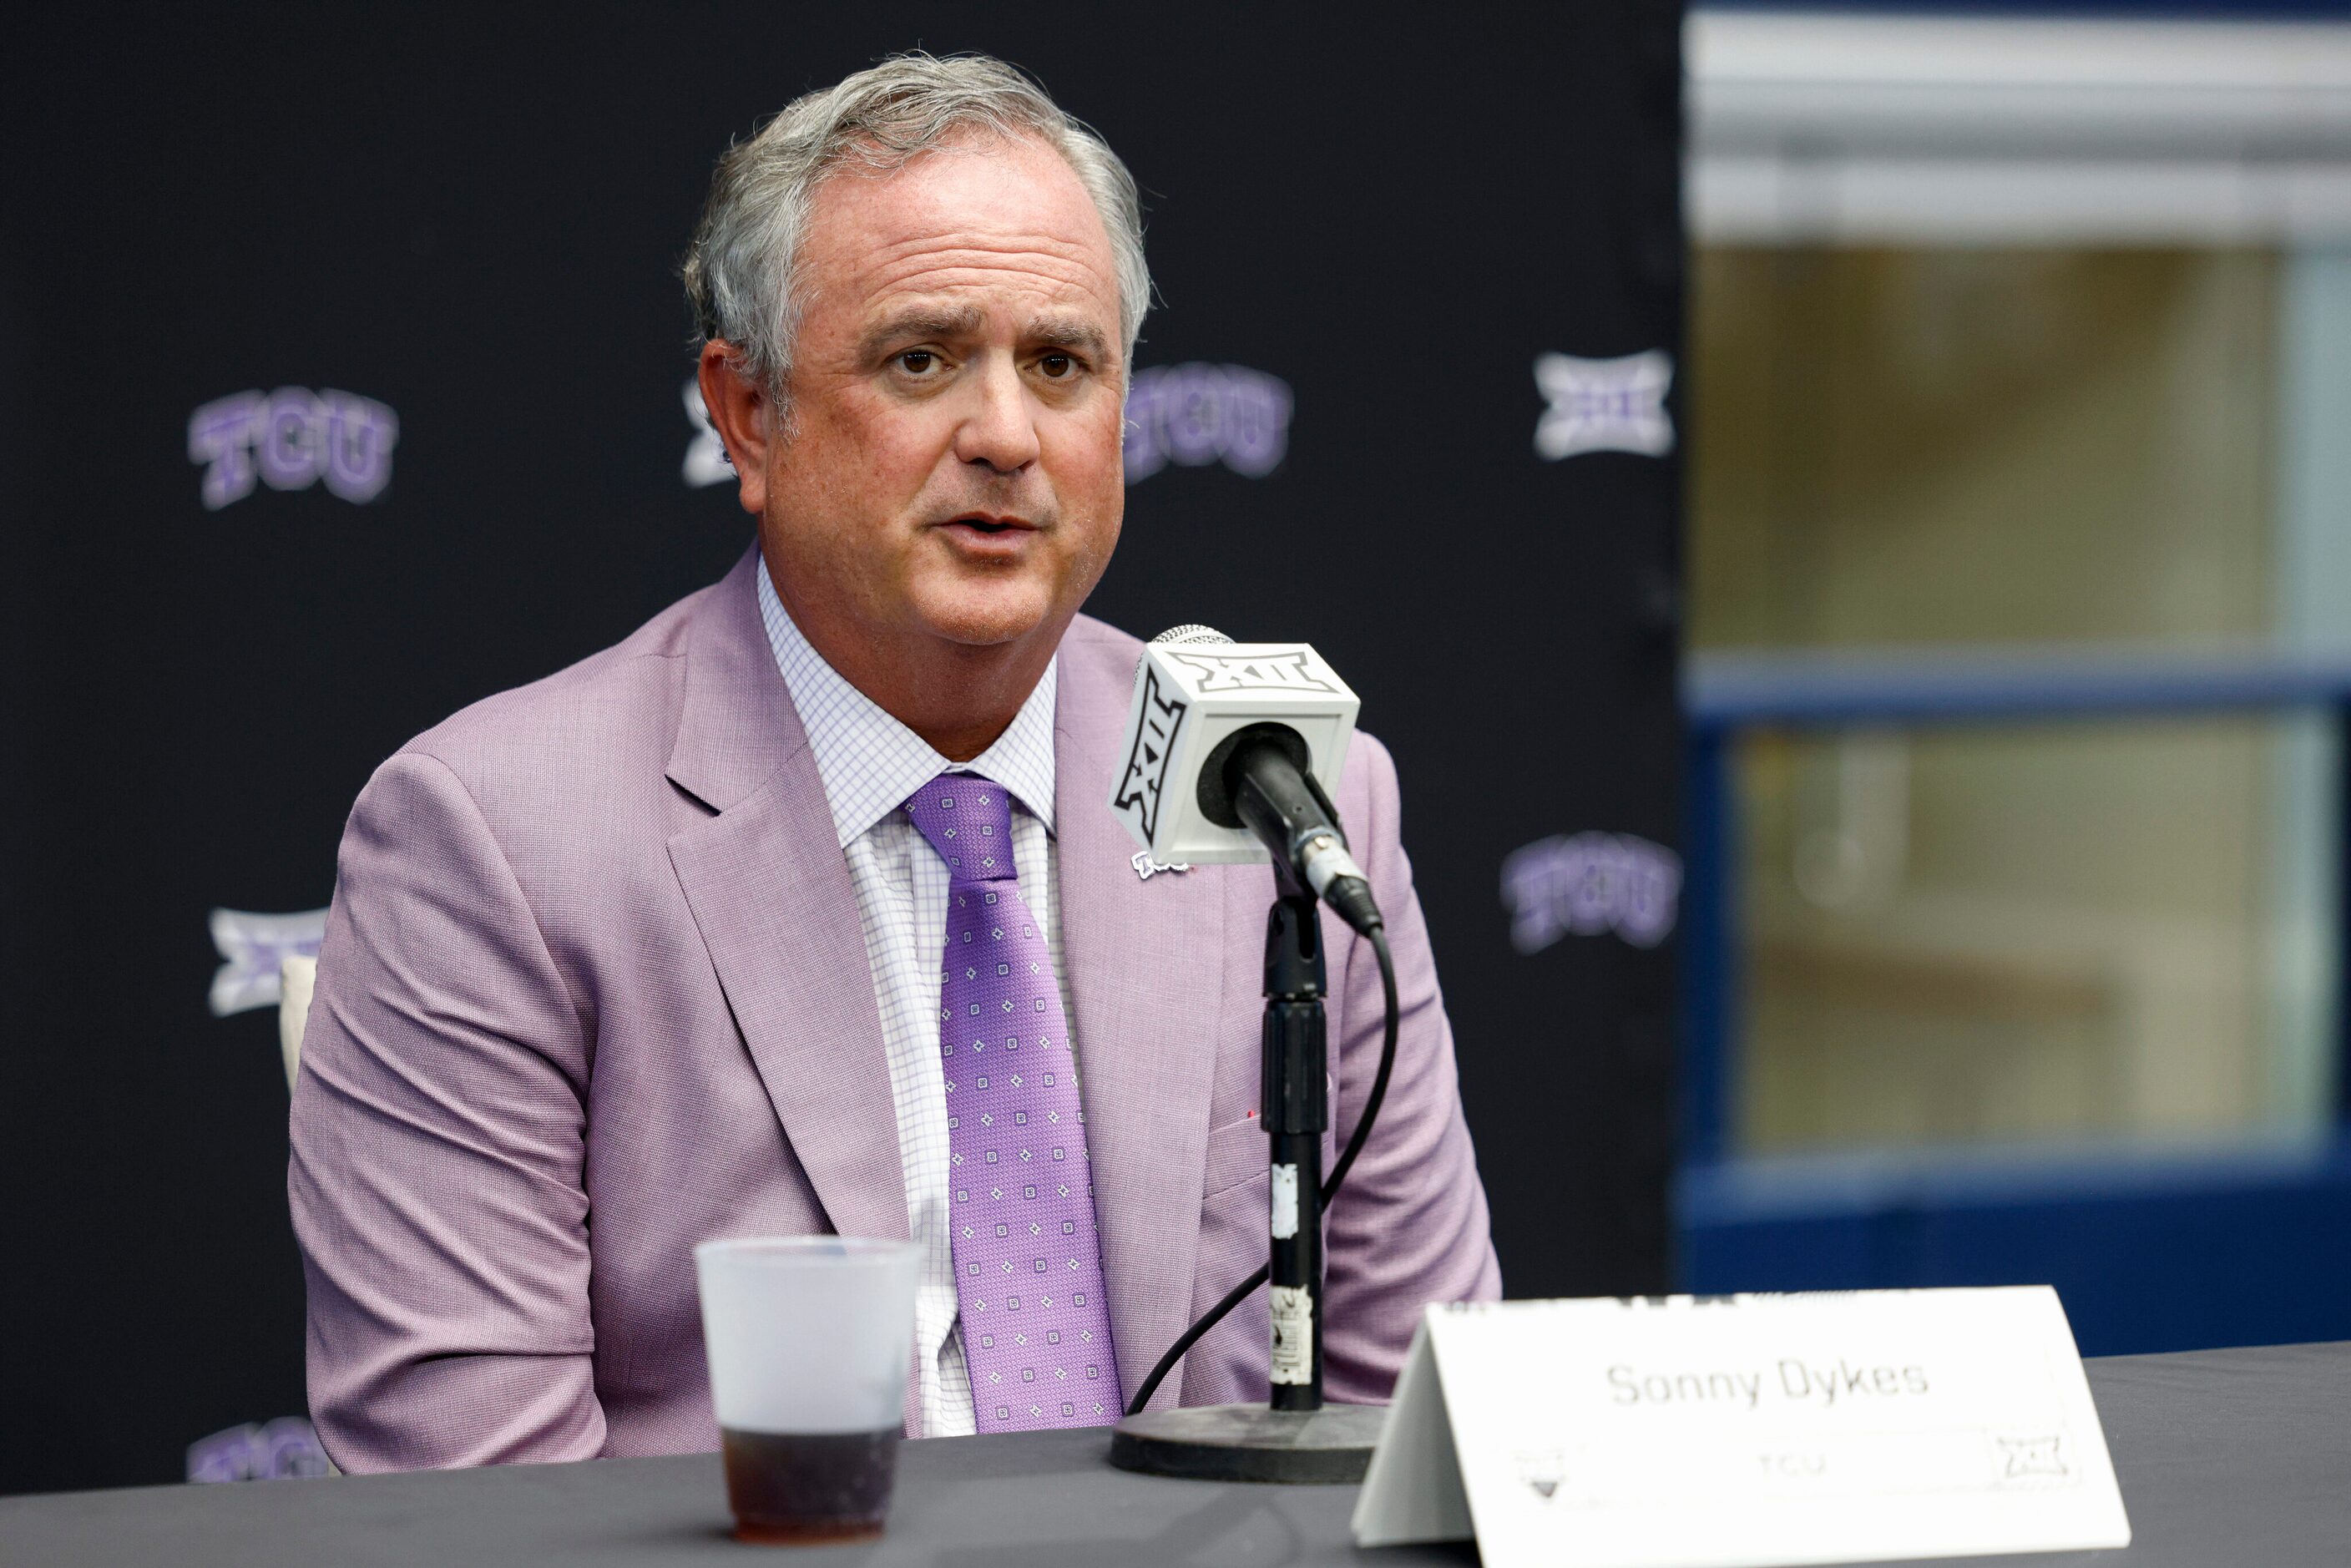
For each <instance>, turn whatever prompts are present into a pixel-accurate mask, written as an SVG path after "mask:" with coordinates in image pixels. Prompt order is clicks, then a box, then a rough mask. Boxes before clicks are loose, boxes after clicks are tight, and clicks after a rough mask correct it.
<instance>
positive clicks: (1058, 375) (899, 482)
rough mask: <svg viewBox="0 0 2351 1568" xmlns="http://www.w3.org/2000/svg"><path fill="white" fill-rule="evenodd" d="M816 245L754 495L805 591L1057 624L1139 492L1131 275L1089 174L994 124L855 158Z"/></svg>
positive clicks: (819, 219)
mask: <svg viewBox="0 0 2351 1568" xmlns="http://www.w3.org/2000/svg"><path fill="white" fill-rule="evenodd" d="M799 263H800V274H799V284H800V287H801V290H802V292H801V298H802V299H803V300H804V301H805V302H806V304H805V309H804V312H803V314H802V316H801V319H800V325H799V336H798V338H797V340H795V344H794V356H793V365H792V371H791V376H790V381H789V389H788V390H789V401H790V415H789V427H788V429H787V430H786V431H785V432H784V433H783V434H781V436H780V438H778V439H777V440H776V441H774V442H773V443H772V444H770V445H769V447H768V453H767V455H766V457H767V460H766V463H765V465H764V466H765V470H766V472H765V476H764V477H765V481H766V486H765V495H764V497H763V498H762V499H761V501H759V502H755V501H754V499H753V497H752V496H751V495H750V494H749V492H748V487H747V490H746V495H745V497H744V499H745V503H746V505H749V506H755V507H756V508H757V509H758V511H759V513H760V515H761V535H762V539H763V542H764V544H765V546H766V549H767V553H768V560H769V561H770V563H771V564H772V565H773V566H774V567H775V568H776V569H777V573H778V577H779V578H780V579H781V580H782V582H783V585H784V588H785V591H786V596H787V599H788V601H790V602H791V603H792V606H793V609H794V611H795V613H796V615H798V616H799V618H800V619H801V620H802V621H803V623H804V624H806V623H807V622H811V621H813V622H818V623H820V624H821V625H823V626H824V627H826V628H827V629H828V630H830V631H831V632H832V633H833V634H834V635H836V636H862V637H865V638H867V639H870V640H872V641H873V642H876V643H881V644H883V645H888V644H891V643H897V644H898V645H900V646H905V645H906V644H905V643H904V639H905V638H906V637H907V636H908V635H909V634H914V635H926V636H928V637H931V638H937V639H944V640H946V641H948V642H952V643H965V644H975V645H991V644H998V643H1008V642H1012V641H1014V640H1017V639H1020V638H1024V637H1027V636H1029V634H1030V633H1032V632H1038V631H1040V628H1041V629H1042V630H1043V632H1045V634H1046V635H1048V636H1050V638H1051V639H1052V640H1053V641H1055V642H1058V641H1059V639H1060V635H1061V629H1062V627H1064V626H1066V625H1067V624H1068V622H1069V620H1070V618H1071V616H1072V615H1074V614H1075V613H1076V612H1077V609H1078V606H1079V605H1080V604H1081V602H1083V601H1084V600H1085V597H1086V595H1087V594H1088V593H1089V592H1091V591H1092V589H1093V586H1094V584H1095V583H1096V582H1097V581H1099V580H1101V577H1102V570H1103V568H1104V567H1105V566H1107V565H1108V564H1109V562H1110V556H1111V550H1112V549H1113V547H1114V546H1115V545H1116V544H1117V542H1118V532H1119V522H1120V518H1121V517H1122V516H1123V512H1124V509H1125V489H1124V484H1123V476H1122V471H1121V468H1120V455H1119V446H1120V434H1121V422H1122V420H1123V391H1124V384H1125V377H1126V366H1125V364H1124V362H1123V353H1122V350H1123V346H1124V345H1123V341H1122V339H1121V334H1120V330H1119V298H1118V285H1117V282H1116V278H1115V273H1114V272H1113V262H1112V256H1111V248H1110V240H1109V237H1108V235H1106V234H1105V232H1104V231H1103V228H1102V219H1101V216H1100V215H1099V214H1097V212H1096V211H1095V209H1094V204H1093V203H1092V200H1091V199H1089V197H1088V196H1087V194H1086V193H1085V188H1084V187H1083V186H1081V184H1080V183H1078V178H1077V175H1076V174H1075V173H1074V172H1071V169H1070V167H1069V165H1068V164H1067V163H1066V162H1063V161H1062V160H1061V157H1060V155H1059V154H1057V153H1055V152H1053V151H1052V150H1051V149H1050V148H1048V147H1046V146H1045V145H1043V144H1042V143H1040V142H1038V141H1032V140H1029V139H1027V138H1019V139H1014V140H1009V141H1007V140H999V139H995V138H989V137H974V138H970V139H967V140H965V141H958V142H951V143H949V144H948V145H947V146H946V147H944V148H942V149H940V150H938V151H936V152H931V153H928V154H925V155H923V156H921V157H918V158H916V159H915V160H914V162H911V163H908V164H907V165H905V166H904V168H901V169H899V170H896V171H894V172H891V173H888V174H885V175H881V176H878V177H875V176H869V175H862V174H859V173H856V172H848V173H844V174H841V175H836V176H835V177H833V178H831V179H829V180H827V181H826V182H825V183H823V184H822V185H820V186H819V187H818V191H817V196H816V201H815V203H814V205H813V209H812V211H811V212H810V220H809V225H808V230H807V237H806V239H805V241H804V243H803V245H802V247H801V252H800V256H799ZM810 629H811V630H813V629H814V628H813V627H811V628H810Z"/></svg>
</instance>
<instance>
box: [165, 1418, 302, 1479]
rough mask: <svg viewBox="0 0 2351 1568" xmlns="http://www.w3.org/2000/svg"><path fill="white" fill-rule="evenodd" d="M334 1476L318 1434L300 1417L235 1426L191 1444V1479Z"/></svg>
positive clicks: (189, 1474) (189, 1475)
mask: <svg viewBox="0 0 2351 1568" xmlns="http://www.w3.org/2000/svg"><path fill="white" fill-rule="evenodd" d="M331 1474H333V1468H332V1467H331V1466H330V1465H329V1464H328V1462H327V1450H326V1449H324V1448H320V1447H319V1434H318V1432H317V1431H316V1430H315V1429H313V1428H312V1427H311V1425H310V1423H309V1422H308V1421H305V1420H304V1419H302V1417H301V1416H279V1417H278V1418H277V1420H275V1421H272V1422H270V1423H268V1424H267V1425H266V1426H246V1427H230V1428H229V1429H228V1430H227V1431H225V1432H214V1434H213V1435H212V1436H211V1437H199V1438H197V1439H196V1440H195V1441H194V1442H193V1443H191V1444H189V1445H188V1479H190V1480H192V1481H290V1480H301V1479H308V1478H310V1477H313V1476H324V1475H331Z"/></svg>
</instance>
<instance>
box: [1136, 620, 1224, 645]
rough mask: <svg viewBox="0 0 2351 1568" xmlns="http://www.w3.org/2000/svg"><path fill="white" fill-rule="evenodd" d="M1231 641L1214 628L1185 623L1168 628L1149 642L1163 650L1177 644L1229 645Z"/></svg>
mask: <svg viewBox="0 0 2351 1568" xmlns="http://www.w3.org/2000/svg"><path fill="white" fill-rule="evenodd" d="M1231 641H1232V639H1231V638H1230V637H1228V636H1226V635H1225V634H1224V633H1223V632H1219V631H1217V629H1216V628H1215V627H1214V626H1203V625H1200V624H1199V623H1198V622H1192V621H1186V622H1184V624H1182V625H1181V626H1170V627H1169V628H1167V630H1166V631H1165V632H1161V633H1159V635H1158V636H1156V637H1154V638H1153V639H1152V640H1151V645H1152V646H1153V647H1155V648H1165V647H1167V646H1170V645H1171V644H1174V643H1229V642H1231Z"/></svg>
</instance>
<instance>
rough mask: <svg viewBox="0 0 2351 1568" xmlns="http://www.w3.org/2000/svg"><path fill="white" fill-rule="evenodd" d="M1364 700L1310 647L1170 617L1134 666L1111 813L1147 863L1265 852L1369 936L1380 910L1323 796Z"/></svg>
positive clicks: (1229, 860)
mask: <svg viewBox="0 0 2351 1568" xmlns="http://www.w3.org/2000/svg"><path fill="white" fill-rule="evenodd" d="M1361 706H1363V705H1362V703H1361V702H1360V701H1359V700H1358V699H1357V697H1356V696H1355V694H1354V693H1353V691H1352V690H1350V689H1349V688H1348V686H1347V684H1346V683H1345V682H1344V681H1342V680H1341V679H1340V678H1339V676H1338V673H1337V672H1336V671H1334V670H1332V668H1331V666H1330V665H1329V664H1326V663H1324V662H1323V659H1322V655H1321V654H1319V653H1316V652H1315V651H1314V650H1313V648H1312V647H1311V646H1310V645H1309V644H1307V643H1236V642H1234V641H1233V640H1232V639H1231V638H1229V637H1227V636H1226V635H1225V634H1224V633H1223V632H1217V631H1216V630H1214V629H1212V628H1210V627H1207V626H1198V625H1185V626H1175V627H1171V628H1169V629H1168V630H1167V631H1165V632H1161V633H1160V634H1159V635H1158V636H1156V637H1155V638H1153V639H1152V640H1151V642H1150V643H1149V644H1148V645H1147V646H1145V647H1144V651H1143V657H1142V659H1141V661H1140V662H1139V663H1138V664H1136V666H1135V672H1134V706H1133V707H1132V709H1130V711H1129V714H1128V717H1127V728H1126V748H1125V749H1126V764H1125V766H1124V767H1123V768H1121V769H1120V773H1119V778H1118V780H1117V782H1116V784H1115V785H1114V786H1113V788H1112V790H1111V799H1110V806H1111V810H1113V811H1115V812H1116V813H1118V815H1119V817H1120V819H1121V820H1122V821H1124V822H1125V823H1126V826H1127V831H1129V832H1130V833H1132V834H1134V839H1135V841H1136V842H1138V843H1140V844H1141V845H1142V846H1143V848H1144V852H1145V853H1146V854H1147V855H1148V856H1149V857H1150V858H1151V859H1152V860H1154V861H1156V862H1160V863H1162V864H1191V863H1203V864H1228V865H1229V864H1237V863H1241V862H1249V861H1257V860H1263V859H1267V858H1270V859H1272V860H1273V861H1274V862H1275V863H1276V864H1277V865H1278V866H1280V867H1281V868H1282V872H1283V874H1284V875H1285V876H1286V878H1287V880H1289V881H1290V882H1291V883H1294V884H1295V885H1296V886H1297V887H1298V888H1300V889H1301V890H1309V891H1311V892H1312V893H1313V894H1314V895H1315V896H1316V897H1318V898H1320V899H1322V901H1323V903H1325V904H1328V905H1329V906H1330V907H1331V908H1332V910H1333V911H1335V912H1336V913H1337V914H1338V915H1339V917H1340V918H1341V919H1343V920H1344V921H1345V922H1346V923H1347V924H1348V925H1351V926H1353V928H1354V929H1355V930H1357V931H1359V932H1363V933H1364V934H1366V935H1368V934H1369V933H1370V932H1371V931H1372V930H1374V928H1376V927H1379V926H1380V925H1382V924H1383V923H1382V921H1381V918H1380V912H1379V906H1378V905H1377V904H1375V903H1374V901H1373V899H1372V890H1371V884H1370V883H1369V882H1368V880H1367V879H1366V878H1365V877H1364V871H1363V868H1362V867H1361V866H1360V865H1358V864H1356V863H1355V858H1354V856H1353V855H1352V854H1350V853H1349V852H1348V850H1347V839H1346V834H1345V833H1344V832H1343V831H1342V830H1341V828H1340V826H1339V811H1338V808H1336V807H1335V806H1333V805H1332V803H1331V795H1330V787H1331V786H1332V785H1335V784H1336V783H1337V782H1338V780H1339V776H1340V769H1341V768H1342V767H1343V765H1344V764H1345V761H1346V757H1347V747H1348V746H1349V744H1350V742H1352V741H1353V738H1354V734H1355V714H1356V712H1357V710H1358V709H1359V708H1360V707H1361ZM1139 863H1140V862H1138V864H1139Z"/></svg>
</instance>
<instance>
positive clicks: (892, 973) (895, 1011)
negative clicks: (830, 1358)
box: [758, 570, 1077, 1437]
mask: <svg viewBox="0 0 2351 1568" xmlns="http://www.w3.org/2000/svg"><path fill="white" fill-rule="evenodd" d="M758 578H759V619H760V621H761V622H763V623H764V624H765V625H766V627H767V629H768V646H769V647H771V648H772V649H774V650H775V654H776V667H777V668H778V670H781V671H782V672H783V675H784V684H785V685H787V686H789V688H790V689H791V694H792V706H794V707H796V708H798V709H799V716H800V724H801V726H802V727H804V728H806V729H807V731H808V737H809V749H810V751H811V752H813V753H814V754H815V756H816V766H817V772H818V773H819V774H820V775H821V776H822V778H823V779H824V795H825V800H826V803H827V804H829V805H830V806H831V808H832V822H833V827H834V828H835V830H836V831H838V832H839V833H840V835H841V852H842V854H843V855H845V856H846V857H847V858H848V861H849V881H850V885H851V886H852V887H854V888H855V889H856V890H857V916H858V919H859V921H860V922H861V923H862V925H863V926H864V928H865V956H866V958H867V960H868V961H869V962H870V963H871V964H872V967H873V998H874V1000H875V1001H877V1002H879V1003H880V1004H881V1006H882V1043H883V1049H884V1050H885V1051H887V1052H888V1054H889V1059H890V1092H891V1095H892V1097H893V1099H894V1100H895V1101H896V1103H897V1107H898V1153H899V1157H900V1159H901V1161H902V1162H903V1164H904V1166H905V1173H906V1234H907V1235H909V1236H911V1237H913V1238H914V1244H915V1245H916V1246H917V1247H920V1248H921V1249H923V1275H922V1283H921V1284H920V1285H919V1286H918V1287H917V1288H916V1290H915V1292H914V1362H915V1364H916V1366H917V1367H918V1368H919V1369H920V1371H921V1374H922V1399H923V1432H922V1435H923V1436H925V1437H960V1436H965V1435H967V1434H969V1433H970V1432H972V1431H973V1430H974V1429H975V1428H974V1426H973V1422H972V1413H971V1377H970V1374H969V1373H968V1372H967V1370H966V1368H965V1364H964V1358H963V1340H962V1336H961V1331H960V1330H959V1328H958V1327H957V1324H956V1315H957V1305H956V1302H957V1298H956V1278H955V1252H954V1248H953V1244H952V1242H951V1240H950V1239H949V1237H948V1234H947V1102H946V1081H945V1080H944V1079H943V1078H942V1077H941V1076H940V1072H939V955H940V953H941V951H942V949H943V945H944V944H945V942H946V925H947V866H946V862H945V861H943V860H941V859H940V858H939V857H938V853H937V852H936V851H935V850H933V849H932V848H931V846H930V844H929V842H928V841H925V839H924V837H923V835H922V833H921V832H920V831H918V830H917V829H916V828H915V827H914V822H913V821H910V820H909V819H908V817H907V816H906V811H905V805H904V802H905V800H906V797H908V796H909V795H912V794H914V792H915V791H916V790H917V789H921V788H922V787H923V786H924V785H925V784H927V783H929V782H930V781H931V780H932V779H935V778H937V777H938V775H939V774H940V773H942V772H944V771H946V769H948V768H965V769H967V770H968V771H970V772H973V773H981V774H985V775H987V777H988V778H990V779H995V780H996V781H997V782H998V784H1001V785H1003V786H1004V788H1005V789H1007V790H1008V791H1009V792H1010V794H1011V796H1012V804H1013V808H1014V809H1013V812H1012V862H1013V865H1014V867H1015V868H1016V869H1017V870H1018V871H1019V873H1020V885H1021V888H1022V890H1023V891H1024V893H1025V894H1027V897H1028V903H1029V908H1030V909H1031V910H1032V911H1034V912H1035V913H1036V914H1037V915H1038V916H1039V920H1040V924H1041V925H1043V926H1044V928H1045V939H1046V942H1047V943H1048V945H1049V946H1050V949H1051V952H1052V955H1053V977H1054V979H1055V980H1056V981H1057V982H1058V983H1059V984H1060V986H1061V1010H1062V1014H1063V1016H1064V1017H1067V1018H1069V1019H1072V1020H1074V1019H1076V1017H1077V1013H1076V1010H1075V1009H1072V1008H1071V1006H1070V986H1069V979H1068V976H1067V972H1066V967H1065V966H1064V965H1063V963H1062V961H1061V888H1060V885H1059V883H1058V879H1057V876H1056V864H1055V859H1054V849H1053V704H1054V699H1055V695H1056V694H1057V693H1058V692H1059V690H1060V686H1061V679H1060V672H1061V662H1060V661H1059V660H1058V659H1057V660H1055V661H1054V662H1053V663H1052V664H1048V665H1046V666H1045V674H1044V678H1043V679H1041V680H1040V681H1039V682H1038V683H1037V689H1036V690H1035V691H1033V692H1030V693H1029V700H1028V701H1027V702H1025V703H1023V704H1022V705H1021V706H1020V711H1019V714H1018V715H1016V716H1014V717H1013V720H1012V724H1011V727H1009V728H1008V729H1006V730H1005V732H1004V733H1003V734H1002V735H1000V736H998V737H997V740H996V744H995V745H993V746H991V747H988V748H987V750H986V751H984V752H982V753H980V754H979V756H977V757H976V758H973V759H972V760H971V761H969V762H967V763H961V764H958V763H952V762H949V761H948V760H947V759H946V758H944V757H941V756H940V755H939V754H938V753H937V752H935V751H934V750H932V749H931V747H930V746H929V743H927V742H926V741H925V740H924V739H923V737H920V736H918V735H916V734H915V733H914V731H913V730H911V729H908V728H907V727H905V726H904V725H903V724H900V723H899V722H898V721H897V720H896V719H894V718H893V717H891V716H889V715H888V714H887V713H884V712H883V710H882V708H881V707H880V706H877V705H876V704H875V703H874V701H873V699H872V698H871V697H869V696H867V695H865V694H864V693H863V692H861V691H859V690H858V689H857V688H856V687H855V686H852V685H850V684H849V682H848V681H847V680H846V679H844V678H843V677H842V675H841V673H840V672H839V671H838V670H835V669H834V668H833V667H832V666H831V664H826V663H825V661H824V655H823V654H821V653H818V652H817V651H816V649H815V647H814V646H813V645H812V644H810V642H809V640H808V638H807V637H806V636H804V635H802V634H801V632H800V629H799V627H798V626H796V625H794V624H793V623H792V618H791V616H790V615H789V613H788V612H786V611H785V609H784V605H783V601H781V600H780V599H778V597H777V596H776V589H775V584H774V583H773V582H771V581H770V580H768V574H767V572H766V571H765V570H761V571H760V572H759V574H758ZM1040 888H1041V889H1043V890H1044V896H1043V897H1042V898H1040V897H1039V896H1038V895H1037V892H1038V890H1039V889H1040ZM778 958H779V961H780V955H779V956H778ZM1070 1049H1071V1051H1072V1052H1075V1051H1076V1050H1077V1039H1076V1035H1075V1031H1074V1028H1073V1029H1072V1033H1071V1040H1070Z"/></svg>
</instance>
